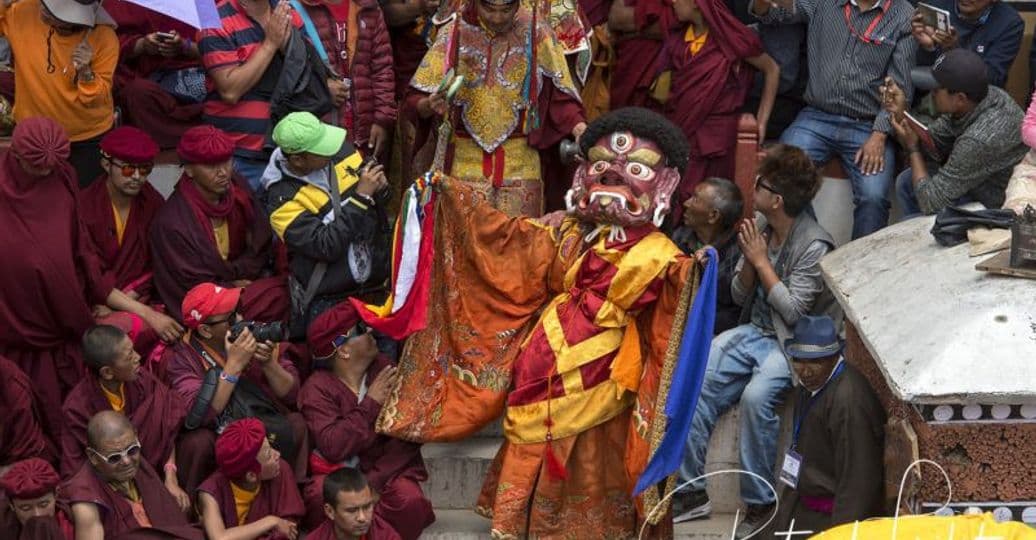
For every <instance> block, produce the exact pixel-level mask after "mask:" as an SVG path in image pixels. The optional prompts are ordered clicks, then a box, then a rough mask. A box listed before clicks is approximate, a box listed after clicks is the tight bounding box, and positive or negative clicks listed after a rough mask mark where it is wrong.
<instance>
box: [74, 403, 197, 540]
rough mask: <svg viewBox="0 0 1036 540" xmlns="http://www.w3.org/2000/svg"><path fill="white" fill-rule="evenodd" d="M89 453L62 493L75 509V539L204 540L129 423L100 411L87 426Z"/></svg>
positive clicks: (125, 419) (109, 413) (123, 418)
mask: <svg viewBox="0 0 1036 540" xmlns="http://www.w3.org/2000/svg"><path fill="white" fill-rule="evenodd" d="M87 440H88V442H87V444H88V447H87V454H88V455H89V456H88V457H89V461H88V462H87V463H84V464H83V467H82V468H81V469H79V472H77V473H76V474H75V476H73V477H72V478H71V479H69V480H68V482H66V483H65V485H64V486H63V489H62V496H63V497H64V498H65V499H66V500H67V501H68V503H69V504H70V505H71V506H72V517H73V520H74V523H75V529H76V539H77V540H85V539H89V540H102V539H103V540H109V539H116V540H130V539H139V538H183V539H189V540H195V539H197V540H201V539H202V538H204V535H203V534H202V531H201V530H199V529H197V528H195V527H191V526H190V525H189V524H188V522H187V517H186V515H185V514H184V513H183V511H182V510H181V509H180V505H179V504H178V503H177V501H176V498H174V497H173V496H172V495H171V494H170V493H169V491H167V490H166V489H165V487H164V486H163V485H162V480H161V479H159V477H158V474H156V473H155V470H154V469H152V468H151V465H149V464H148V462H147V461H146V460H143V459H141V452H140V443H139V441H138V440H137V434H136V432H135V431H134V430H133V426H132V425H131V424H130V421H129V419H127V418H126V417H125V416H123V415H122V414H121V413H117V412H115V411H102V412H99V413H97V414H96V415H95V416H94V417H93V418H91V419H90V423H89V425H88V426H87Z"/></svg>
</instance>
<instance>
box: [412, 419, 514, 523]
mask: <svg viewBox="0 0 1036 540" xmlns="http://www.w3.org/2000/svg"><path fill="white" fill-rule="evenodd" d="M501 442H503V439H502V438H500V437H495V438H491V437H482V436H476V437H472V438H470V439H467V440H464V441H460V442H453V443H428V444H425V445H424V446H422V447H421V454H422V455H423V456H424V463H425V468H427V469H428V481H427V482H425V483H424V492H425V495H426V496H427V497H428V498H429V499H430V500H431V501H432V507H434V508H435V509H436V510H438V509H440V508H441V509H445V510H471V509H472V508H474V507H475V502H476V501H477V500H478V494H479V491H481V489H482V481H483V480H484V479H485V477H486V472H487V471H488V470H489V465H490V464H491V463H492V462H493V458H494V457H495V456H496V451H497V450H498V449H499V448H500V443H501Z"/></svg>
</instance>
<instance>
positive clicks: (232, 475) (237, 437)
mask: <svg viewBox="0 0 1036 540" xmlns="http://www.w3.org/2000/svg"><path fill="white" fill-rule="evenodd" d="M264 439H266V427H265V426H263V423H262V422H261V421H259V419H258V418H242V419H241V420H235V421H234V422H231V423H230V424H229V425H228V426H227V427H226V428H224V429H223V433H220V435H219V438H218V439H216V465H218V466H219V470H220V471H222V472H223V474H224V475H225V476H226V477H227V478H229V479H231V480H237V479H239V478H241V477H243V476H244V475H245V474H247V473H249V472H254V473H255V474H259V471H260V470H261V469H262V465H260V463H259V459H258V456H259V449H260V448H262V447H263V440H264Z"/></svg>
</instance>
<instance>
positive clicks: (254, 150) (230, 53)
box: [198, 0, 302, 160]
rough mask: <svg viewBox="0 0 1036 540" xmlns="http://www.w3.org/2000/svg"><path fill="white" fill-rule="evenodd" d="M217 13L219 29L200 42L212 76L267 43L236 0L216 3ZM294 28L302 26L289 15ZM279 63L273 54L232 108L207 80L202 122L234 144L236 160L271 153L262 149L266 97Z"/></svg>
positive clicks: (206, 33)
mask: <svg viewBox="0 0 1036 540" xmlns="http://www.w3.org/2000/svg"><path fill="white" fill-rule="evenodd" d="M271 4H272V2H271ZM217 9H218V10H219V17H220V21H221V22H222V23H223V27H222V28H213V29H208V30H202V31H201V33H200V34H199V36H200V39H199V40H198V50H199V51H200V53H201V61H202V64H203V65H204V66H205V69H206V70H207V71H208V72H209V73H210V74H211V73H212V72H214V71H217V70H219V69H224V68H228V67H234V66H240V65H242V64H244V63H245V62H247V61H248V59H249V58H250V57H251V56H252V55H253V54H255V52H256V51H257V50H258V49H259V46H260V45H262V43H263V39H265V38H266V33H265V32H263V27H262V26H261V25H260V24H259V23H257V22H256V21H255V20H254V19H252V18H251V17H249V16H248V14H247V13H245V11H244V9H242V8H241V6H240V4H238V0H220V2H219V4H218V6H217ZM292 23H293V25H294V26H295V27H296V28H301V27H302V20H301V19H299V16H298V14H297V13H295V14H293V20H292ZM282 58H283V56H282V54H281V53H277V55H276V56H275V57H274V59H273V60H272V61H271V62H270V65H269V66H268V67H267V68H266V71H265V72H264V73H263V76H262V78H260V79H259V82H258V83H256V84H255V86H253V87H252V88H250V89H249V90H248V92H246V93H245V94H244V95H243V96H241V99H239V100H238V102H237V103H234V104H233V105H231V104H229V103H225V102H224V101H223V100H222V99H221V98H220V95H219V91H217V89H216V85H215V83H214V82H213V80H212V77H211V76H210V77H208V78H207V84H208V88H207V90H208V96H206V98H205V108H204V111H203V113H202V120H203V121H204V122H205V123H208V124H212V125H213V126H216V127H218V128H219V129H222V130H223V131H225V132H227V134H228V135H230V137H231V138H232V139H234V143H235V145H236V146H237V148H236V149H235V150H234V155H236V156H240V157H243V158H249V159H262V160H267V159H268V158H269V155H270V153H269V152H268V151H265V150H264V149H263V147H264V145H265V143H266V136H267V133H268V132H269V131H270V96H272V95H273V89H274V87H275V86H276V85H277V79H278V78H279V76H280V73H281V65H282V62H283V61H282Z"/></svg>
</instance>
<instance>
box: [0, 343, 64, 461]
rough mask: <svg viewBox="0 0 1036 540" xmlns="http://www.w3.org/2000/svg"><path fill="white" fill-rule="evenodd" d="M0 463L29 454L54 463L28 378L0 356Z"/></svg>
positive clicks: (53, 455)
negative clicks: (0, 421)
mask: <svg viewBox="0 0 1036 540" xmlns="http://www.w3.org/2000/svg"><path fill="white" fill-rule="evenodd" d="M0 375H2V377H0V418H3V419H4V420H3V422H2V423H0V466H6V465H11V464H13V463H15V462H18V461H21V460H23V459H28V458H31V457H38V458H42V459H44V460H47V461H49V462H51V463H56V462H57V457H58V455H57V450H56V449H55V447H54V444H53V443H51V441H50V439H48V438H47V436H46V435H44V432H43V427H42V425H41V419H42V416H41V415H40V411H39V407H38V405H37V403H36V399H35V397H34V396H33V393H32V388H33V385H32V381H31V380H30V379H29V376H28V375H26V374H25V373H22V370H20V369H18V366H16V365H14V363H12V362H11V361H10V360H8V359H6V358H4V357H3V356H0Z"/></svg>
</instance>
